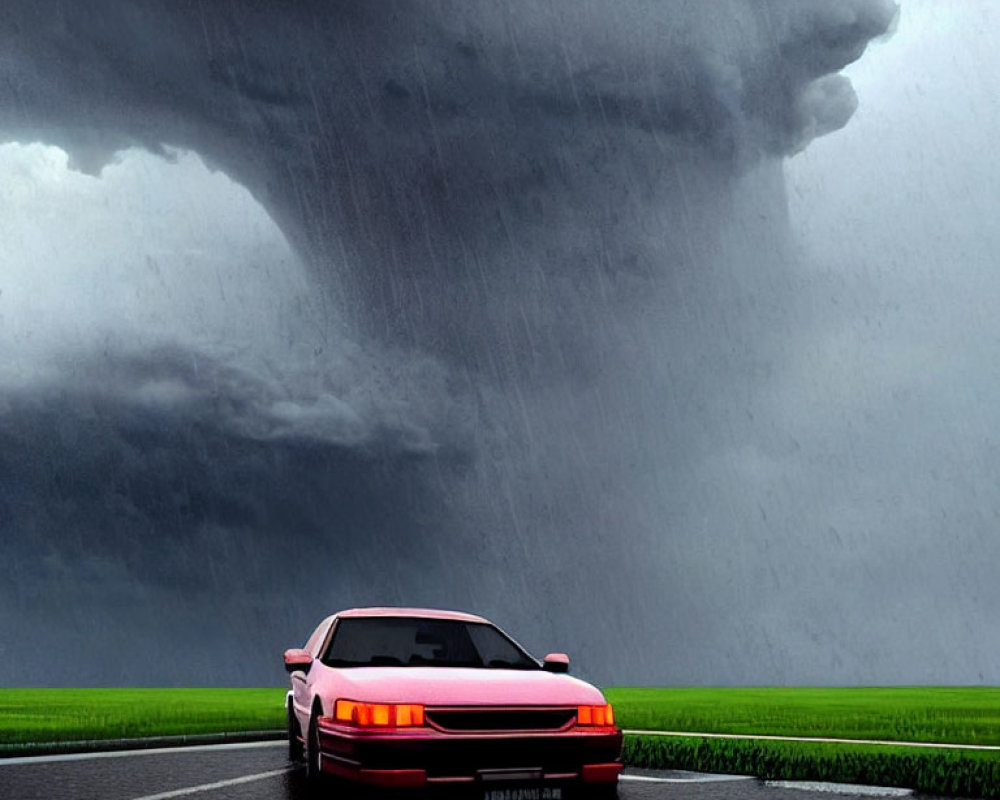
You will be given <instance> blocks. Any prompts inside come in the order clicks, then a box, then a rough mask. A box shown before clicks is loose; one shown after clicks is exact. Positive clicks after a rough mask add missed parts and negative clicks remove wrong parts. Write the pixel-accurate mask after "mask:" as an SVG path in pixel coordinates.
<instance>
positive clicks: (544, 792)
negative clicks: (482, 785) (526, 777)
mask: <svg viewBox="0 0 1000 800" xmlns="http://www.w3.org/2000/svg"><path fill="white" fill-rule="evenodd" d="M562 796H563V795H562V788H561V787H559V786H504V787H502V788H501V787H499V786H498V787H497V788H495V789H486V790H485V791H484V792H483V800H562Z"/></svg>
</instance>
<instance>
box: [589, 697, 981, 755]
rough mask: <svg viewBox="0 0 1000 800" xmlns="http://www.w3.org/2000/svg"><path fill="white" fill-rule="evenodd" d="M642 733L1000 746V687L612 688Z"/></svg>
mask: <svg viewBox="0 0 1000 800" xmlns="http://www.w3.org/2000/svg"><path fill="white" fill-rule="evenodd" d="M605 694H606V695H607V698H608V700H609V701H610V702H611V703H612V704H613V705H614V707H615V714H616V717H617V721H618V724H619V725H620V726H621V727H623V728H631V729H634V730H666V731H697V732H699V733H742V734H773V735H780V736H823V737H832V738H843V739H878V740H895V741H905V742H945V743H956V744H994V745H1000V689H994V688H981V687H976V688H898V689H897V688H893V689H628V688H619V689H607V690H606V691H605Z"/></svg>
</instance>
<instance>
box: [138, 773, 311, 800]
mask: <svg viewBox="0 0 1000 800" xmlns="http://www.w3.org/2000/svg"><path fill="white" fill-rule="evenodd" d="M293 769H299V767H285V768H284V769H272V770H271V771H270V772H258V773H257V774H256V775H244V776H243V777H241V778H230V779H229V780H228V781H216V782H215V783H203V784H201V785H200V786H188V787H186V788H184V789H174V790H173V791H171V792H160V793H159V794H144V795H143V796H142V797H136V798H135V800H168V798H171V797H184V796H186V795H189V794H198V793H199V792H210V791H212V789H225V788H226V787H227V786H239V785H240V784H241V783H253V782H254V781H262V780H264V779H265V778H274V777H276V776H278V775H284V774H285V773H286V772H291V771H292V770H293Z"/></svg>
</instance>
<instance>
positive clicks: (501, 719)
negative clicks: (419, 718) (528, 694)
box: [426, 708, 576, 731]
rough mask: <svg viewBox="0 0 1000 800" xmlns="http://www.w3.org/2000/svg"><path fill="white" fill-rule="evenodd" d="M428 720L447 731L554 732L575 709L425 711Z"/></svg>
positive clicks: (566, 720) (566, 723) (567, 719)
mask: <svg viewBox="0 0 1000 800" xmlns="http://www.w3.org/2000/svg"><path fill="white" fill-rule="evenodd" d="M426 714H427V721H428V722H430V723H431V725H434V726H435V727H437V728H440V729H441V730H447V731H557V730H561V729H562V728H565V727H567V726H568V725H569V724H570V723H571V722H572V721H573V719H574V718H575V717H576V709H575V708H518V709H489V708H468V709H465V708H463V709H440V708H439V709H430V708H429V709H427V712H426Z"/></svg>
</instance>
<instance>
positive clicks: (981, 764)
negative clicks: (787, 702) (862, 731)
mask: <svg viewBox="0 0 1000 800" xmlns="http://www.w3.org/2000/svg"><path fill="white" fill-rule="evenodd" d="M625 761H626V763H627V764H630V765H632V766H636V767H647V768H651V769H688V770H696V771H700V772H725V773H731V774H742V775H756V776H757V777H759V778H763V779H765V780H818V781H832V782H835V783H859V784H868V785H872V786H901V787H906V788H910V789H916V790H917V791H919V792H923V793H926V794H935V795H945V796H953V797H982V798H991V799H992V798H1000V757H998V755H997V754H996V753H981V752H975V751H954V750H924V749H916V748H903V747H886V746H863V745H833V744H810V743H802V742H770V741H765V742H759V741H758V742H754V741H745V740H720V739H695V738H690V739H689V738H674V737H664V736H630V737H627V738H626V741H625Z"/></svg>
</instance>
